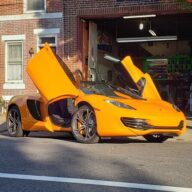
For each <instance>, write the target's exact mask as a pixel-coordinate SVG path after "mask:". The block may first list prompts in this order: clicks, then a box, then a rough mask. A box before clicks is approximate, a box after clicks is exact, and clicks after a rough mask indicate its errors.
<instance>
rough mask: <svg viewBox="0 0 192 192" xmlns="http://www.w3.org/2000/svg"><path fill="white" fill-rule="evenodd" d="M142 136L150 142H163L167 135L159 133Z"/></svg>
mask: <svg viewBox="0 0 192 192" xmlns="http://www.w3.org/2000/svg"><path fill="white" fill-rule="evenodd" d="M143 137H144V138H145V139H146V140H147V141H149V142H151V143H163V142H164V141H166V140H167V139H168V137H166V136H163V135H161V134H153V135H145V136H143Z"/></svg>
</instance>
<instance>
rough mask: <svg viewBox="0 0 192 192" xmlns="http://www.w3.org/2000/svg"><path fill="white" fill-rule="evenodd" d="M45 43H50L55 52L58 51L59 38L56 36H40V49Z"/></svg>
mask: <svg viewBox="0 0 192 192" xmlns="http://www.w3.org/2000/svg"><path fill="white" fill-rule="evenodd" d="M45 43H49V46H50V47H51V49H52V50H53V52H54V53H56V47H57V38H56V36H51V35H47V36H39V38H38V49H41V48H43V46H44V45H45Z"/></svg>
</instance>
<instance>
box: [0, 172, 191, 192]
mask: <svg viewBox="0 0 192 192" xmlns="http://www.w3.org/2000/svg"><path fill="white" fill-rule="evenodd" d="M0 178H4V179H19V180H31V181H49V182H60V183H73V184H84V185H97V186H107V187H122V188H132V189H145V190H155V191H157V190H158V191H172V192H192V188H183V187H172V186H163V185H149V184H140V183H127V182H116V181H105V180H91V179H78V178H69V177H49V176H37V175H20V174H9V173H0Z"/></svg>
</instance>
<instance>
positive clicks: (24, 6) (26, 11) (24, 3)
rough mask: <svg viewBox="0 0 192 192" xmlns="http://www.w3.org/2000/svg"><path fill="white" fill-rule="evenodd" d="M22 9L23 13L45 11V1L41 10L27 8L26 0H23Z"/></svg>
mask: <svg viewBox="0 0 192 192" xmlns="http://www.w3.org/2000/svg"><path fill="white" fill-rule="evenodd" d="M23 1H24V2H23V10H24V13H45V12H46V10H47V3H46V2H47V1H46V0H44V9H42V10H27V1H28V0H23Z"/></svg>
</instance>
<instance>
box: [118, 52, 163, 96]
mask: <svg viewBox="0 0 192 192" xmlns="http://www.w3.org/2000/svg"><path fill="white" fill-rule="evenodd" d="M121 63H122V65H123V67H124V69H125V70H126V72H127V73H129V75H130V76H131V78H132V80H133V81H134V83H135V84H136V86H137V87H138V89H139V91H140V94H141V96H142V97H143V98H145V99H161V96H160V95H159V92H158V90H157V88H156V86H155V84H154V82H153V80H152V78H151V76H150V75H149V74H147V73H145V74H144V73H143V72H142V71H141V70H140V69H139V68H138V67H136V66H135V65H134V64H133V62H132V59H131V57H129V56H127V57H125V59H123V60H122V61H121Z"/></svg>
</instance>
